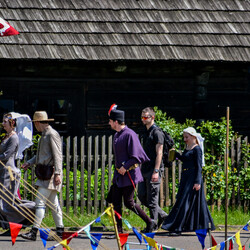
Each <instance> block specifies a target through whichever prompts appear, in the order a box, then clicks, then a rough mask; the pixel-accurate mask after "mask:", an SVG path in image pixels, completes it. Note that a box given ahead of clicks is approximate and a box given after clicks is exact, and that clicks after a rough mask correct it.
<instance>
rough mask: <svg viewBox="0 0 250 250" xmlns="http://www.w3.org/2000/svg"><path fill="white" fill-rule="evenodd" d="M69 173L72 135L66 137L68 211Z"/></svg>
mask: <svg viewBox="0 0 250 250" xmlns="http://www.w3.org/2000/svg"><path fill="white" fill-rule="evenodd" d="M69 173H70V136H68V137H67V139H66V213H69V208H70V198H69V197H70V196H69V183H70V179H69Z"/></svg>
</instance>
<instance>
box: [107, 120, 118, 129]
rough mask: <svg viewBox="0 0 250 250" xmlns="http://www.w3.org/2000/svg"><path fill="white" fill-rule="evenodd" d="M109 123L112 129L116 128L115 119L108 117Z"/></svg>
mask: <svg viewBox="0 0 250 250" xmlns="http://www.w3.org/2000/svg"><path fill="white" fill-rule="evenodd" d="M109 125H110V127H111V128H112V129H113V130H116V122H115V121H113V120H111V119H109Z"/></svg>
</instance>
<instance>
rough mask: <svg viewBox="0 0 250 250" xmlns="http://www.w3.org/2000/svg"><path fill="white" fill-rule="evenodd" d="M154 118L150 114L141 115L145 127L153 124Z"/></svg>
mask: <svg viewBox="0 0 250 250" xmlns="http://www.w3.org/2000/svg"><path fill="white" fill-rule="evenodd" d="M152 119H153V117H152V116H151V115H150V114H149V113H148V112H146V113H141V121H142V123H143V124H144V125H148V124H150V123H151V122H152Z"/></svg>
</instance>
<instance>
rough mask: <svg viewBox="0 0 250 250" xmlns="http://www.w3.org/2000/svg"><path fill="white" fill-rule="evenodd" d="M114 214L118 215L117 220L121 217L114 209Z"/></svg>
mask: <svg viewBox="0 0 250 250" xmlns="http://www.w3.org/2000/svg"><path fill="white" fill-rule="evenodd" d="M114 211H115V210H114ZM115 214H116V215H117V217H118V219H119V220H120V219H121V218H122V217H121V215H120V214H119V213H117V212H116V211H115Z"/></svg>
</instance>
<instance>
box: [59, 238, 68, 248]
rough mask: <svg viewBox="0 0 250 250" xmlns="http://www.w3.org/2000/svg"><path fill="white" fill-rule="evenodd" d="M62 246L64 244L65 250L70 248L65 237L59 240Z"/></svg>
mask: <svg viewBox="0 0 250 250" xmlns="http://www.w3.org/2000/svg"><path fill="white" fill-rule="evenodd" d="M59 243H60V244H61V245H62V246H64V247H65V248H66V249H67V250H70V247H69V246H68V244H67V239H66V240H63V241H61V242H59Z"/></svg>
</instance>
